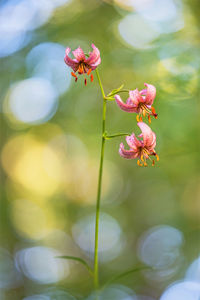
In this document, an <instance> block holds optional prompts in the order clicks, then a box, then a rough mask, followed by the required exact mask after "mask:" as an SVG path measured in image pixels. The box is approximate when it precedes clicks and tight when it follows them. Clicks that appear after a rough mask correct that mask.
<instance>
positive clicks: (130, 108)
mask: <svg viewBox="0 0 200 300" xmlns="http://www.w3.org/2000/svg"><path fill="white" fill-rule="evenodd" d="M115 100H116V103H117V105H118V106H119V108H121V109H122V110H124V111H126V112H131V113H132V112H137V108H135V107H134V106H133V104H132V105H131V104H127V103H124V102H123V101H122V99H121V97H120V96H119V95H115Z"/></svg>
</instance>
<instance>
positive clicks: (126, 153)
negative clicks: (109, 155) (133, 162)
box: [119, 143, 138, 159]
mask: <svg viewBox="0 0 200 300" xmlns="http://www.w3.org/2000/svg"><path fill="white" fill-rule="evenodd" d="M119 154H120V155H121V156H122V157H124V158H126V159H134V158H136V157H138V153H137V152H135V151H133V150H125V149H124V145H123V143H121V144H120V147H119Z"/></svg>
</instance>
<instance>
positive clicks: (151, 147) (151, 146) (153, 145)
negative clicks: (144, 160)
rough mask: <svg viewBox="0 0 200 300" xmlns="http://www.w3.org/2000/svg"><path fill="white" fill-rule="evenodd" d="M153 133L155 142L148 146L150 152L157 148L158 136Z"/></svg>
mask: <svg viewBox="0 0 200 300" xmlns="http://www.w3.org/2000/svg"><path fill="white" fill-rule="evenodd" d="M152 133H153V141H152V144H151V145H149V146H148V150H149V151H150V152H151V151H153V150H154V148H155V147H156V135H155V133H154V132H152Z"/></svg>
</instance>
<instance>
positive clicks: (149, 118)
mask: <svg viewBox="0 0 200 300" xmlns="http://www.w3.org/2000/svg"><path fill="white" fill-rule="evenodd" d="M148 120H149V123H150V124H151V117H150V115H148Z"/></svg>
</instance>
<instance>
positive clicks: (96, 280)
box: [94, 69, 106, 289]
mask: <svg viewBox="0 0 200 300" xmlns="http://www.w3.org/2000/svg"><path fill="white" fill-rule="evenodd" d="M96 75H97V79H98V82H99V86H100V89H101V94H102V97H103V114H102V138H101V157H100V166H99V179H98V190H97V202H96V223H95V249H94V286H95V288H96V289H98V288H99V261H98V241H99V216H100V200H101V187H102V175H103V160H104V146H105V126H106V99H105V93H104V89H103V86H102V83H101V79H100V76H99V72H98V70H97V69H96Z"/></svg>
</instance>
